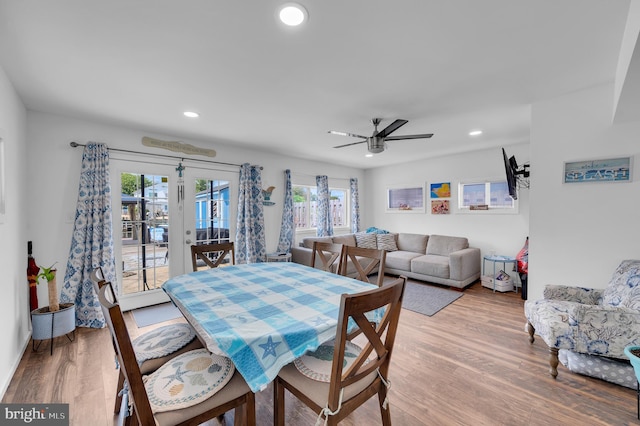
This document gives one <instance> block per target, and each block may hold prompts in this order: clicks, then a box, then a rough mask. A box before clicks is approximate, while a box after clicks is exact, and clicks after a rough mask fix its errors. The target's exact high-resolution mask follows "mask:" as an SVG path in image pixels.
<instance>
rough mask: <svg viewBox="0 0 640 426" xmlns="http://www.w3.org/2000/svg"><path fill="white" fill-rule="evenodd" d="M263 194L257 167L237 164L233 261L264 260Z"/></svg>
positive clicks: (251, 261)
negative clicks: (236, 205) (236, 203)
mask: <svg viewBox="0 0 640 426" xmlns="http://www.w3.org/2000/svg"><path fill="white" fill-rule="evenodd" d="M263 201H264V195H263V194H262V176H261V173H260V167H259V166H252V165H250V164H249V163H245V164H243V165H242V166H240V184H239V187H238V220H237V226H236V241H235V251H236V253H235V255H236V263H240V264H241V263H257V262H264V261H265V260H266V258H267V251H266V247H265V236H264V211H263V209H264V205H263Z"/></svg>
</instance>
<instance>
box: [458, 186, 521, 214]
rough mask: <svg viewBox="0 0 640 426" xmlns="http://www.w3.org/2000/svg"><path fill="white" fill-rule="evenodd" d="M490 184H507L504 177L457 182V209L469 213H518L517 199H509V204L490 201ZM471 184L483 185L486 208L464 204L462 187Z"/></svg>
mask: <svg viewBox="0 0 640 426" xmlns="http://www.w3.org/2000/svg"><path fill="white" fill-rule="evenodd" d="M492 184H504V185H505V186H507V191H508V185H507V181H506V180H504V179H477V180H469V181H464V182H459V183H458V211H459V212H461V213H471V214H518V200H513V199H512V200H511V206H504V205H496V204H492V203H491V185H492ZM471 185H484V187H485V188H484V194H485V196H484V199H485V204H487V206H488V208H487V210H472V209H471V205H465V203H464V188H465V186H471Z"/></svg>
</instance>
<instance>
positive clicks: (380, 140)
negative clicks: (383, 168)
mask: <svg viewBox="0 0 640 426" xmlns="http://www.w3.org/2000/svg"><path fill="white" fill-rule="evenodd" d="M381 121H382V119H380V118H374V119H372V120H371V123H373V127H374V128H375V130H374V131H373V134H372V135H371V136H362V135H356V134H354V133H346V132H336V131H334V130H329V133H331V134H334V135H340V136H352V137H354V138H361V139H364V140H363V141H358V142H353V143H347V144H344V145H338V146H334V148H344V147H346V146H351V145H357V144H360V143H365V142H366V143H367V148H368V149H369V152H371V153H373V154H378V153H380V152H382V151H384V149H385V147H386V143H385V142H386V141H399V140H403V139H426V138H430V137H431V136H433V133H423V134H420V135H404V136H389V135H390V134H391V133H393V132H395V131H396V130H398V129H399V128H400V127H402V126H404V125H405V124H407V123H408V121H407V120H402V119H398V120H395V121H394V122H393V123H391V124H389V125H388V126H387V127H385V128H384V129H382V130H381V131H378V124H380V122H381Z"/></svg>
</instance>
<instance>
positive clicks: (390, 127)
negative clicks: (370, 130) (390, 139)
mask: <svg viewBox="0 0 640 426" xmlns="http://www.w3.org/2000/svg"><path fill="white" fill-rule="evenodd" d="M408 122H409V121H407V120H401V119H398V120H396V121H394V122H393V123H391V124H389V125H388V126H387V127H385V128H384V129H382V130H381V131H380V132H379V133H378V134H377V135H376V136H378V137H379V138H386V137H387V136H388V135H390V134H391V133H393V132H395V131H396V130H398V129H399V128H400V127H402V126H404V125H405V124H407V123H408Z"/></svg>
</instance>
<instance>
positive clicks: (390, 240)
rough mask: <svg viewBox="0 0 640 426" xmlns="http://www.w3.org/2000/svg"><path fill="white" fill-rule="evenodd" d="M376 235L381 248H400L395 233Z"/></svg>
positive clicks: (394, 249)
mask: <svg viewBox="0 0 640 426" xmlns="http://www.w3.org/2000/svg"><path fill="white" fill-rule="evenodd" d="M376 237H377V244H378V248H379V249H380V250H386V251H396V250H398V245H397V244H396V236H395V235H394V234H376Z"/></svg>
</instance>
